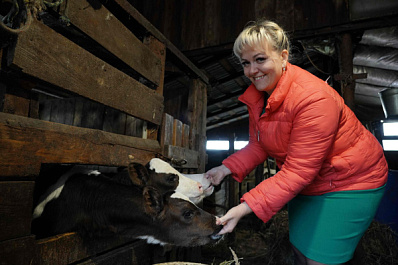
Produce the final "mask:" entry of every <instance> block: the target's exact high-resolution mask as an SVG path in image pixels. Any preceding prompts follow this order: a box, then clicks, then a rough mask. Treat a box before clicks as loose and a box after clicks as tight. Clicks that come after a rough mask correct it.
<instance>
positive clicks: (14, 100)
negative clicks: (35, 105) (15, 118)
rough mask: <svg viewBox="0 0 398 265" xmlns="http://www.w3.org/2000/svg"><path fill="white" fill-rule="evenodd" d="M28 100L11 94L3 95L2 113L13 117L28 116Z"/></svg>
mask: <svg viewBox="0 0 398 265" xmlns="http://www.w3.org/2000/svg"><path fill="white" fill-rule="evenodd" d="M29 103H30V102H29V100H28V99H26V98H23V97H18V96H15V95H11V94H5V97H4V107H3V112H6V113H11V114H15V115H20V116H25V117H27V116H28V115H29Z"/></svg>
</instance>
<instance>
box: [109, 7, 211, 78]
mask: <svg viewBox="0 0 398 265" xmlns="http://www.w3.org/2000/svg"><path fill="white" fill-rule="evenodd" d="M115 2H116V3H117V4H118V5H119V6H120V7H121V8H122V9H123V10H125V11H126V12H127V13H128V14H129V15H130V16H131V17H132V18H134V19H135V20H136V21H137V22H138V23H139V24H140V25H142V26H143V27H144V28H145V29H146V30H148V31H149V32H150V33H151V34H152V35H153V36H154V37H155V38H157V39H158V40H160V41H161V42H163V43H164V44H165V45H166V47H167V49H168V50H169V51H170V52H171V54H170V55H174V56H173V57H174V58H175V59H176V60H177V63H178V64H179V65H181V66H182V67H181V70H184V71H186V72H188V73H190V74H193V75H194V76H197V77H198V78H200V79H201V80H202V81H203V82H204V83H206V84H208V83H209V78H208V77H207V76H206V75H205V74H204V73H203V72H202V71H201V70H200V69H199V68H197V67H196V66H195V65H194V64H193V63H192V62H191V61H190V60H189V59H188V58H187V57H186V56H185V55H184V54H183V53H182V52H181V51H180V50H179V49H177V47H175V46H174V44H173V43H171V42H170V41H169V40H168V39H166V37H165V36H164V35H163V34H162V33H161V32H160V31H159V30H158V29H156V28H155V27H154V26H153V25H152V24H151V23H150V22H149V21H148V20H147V19H146V18H145V17H144V16H143V15H142V14H140V13H139V12H138V11H137V9H135V8H134V7H133V6H132V5H131V4H130V3H129V2H128V1H126V0H115ZM170 57H172V56H169V55H168V58H170Z"/></svg>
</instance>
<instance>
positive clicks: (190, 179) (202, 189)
mask: <svg viewBox="0 0 398 265" xmlns="http://www.w3.org/2000/svg"><path fill="white" fill-rule="evenodd" d="M149 169H150V170H154V171H155V172H156V173H158V174H162V173H163V174H175V175H177V176H178V178H179V185H178V186H177V189H176V193H181V194H183V195H185V196H187V197H188V198H189V200H190V201H192V202H193V203H195V204H198V203H199V202H201V201H202V200H203V199H204V198H205V197H208V196H210V195H211V194H212V193H213V191H214V187H213V185H212V184H211V182H210V180H208V179H206V178H205V177H204V174H181V173H180V172H178V171H177V170H176V169H175V168H173V167H172V166H171V165H170V164H169V163H167V162H165V161H163V160H161V159H159V158H153V159H151V161H150V162H149ZM198 187H199V189H198Z"/></svg>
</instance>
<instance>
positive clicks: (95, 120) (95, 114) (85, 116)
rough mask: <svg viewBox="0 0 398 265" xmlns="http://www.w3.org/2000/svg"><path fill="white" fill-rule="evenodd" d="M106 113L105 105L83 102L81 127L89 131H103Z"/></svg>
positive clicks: (88, 101)
mask: <svg viewBox="0 0 398 265" xmlns="http://www.w3.org/2000/svg"><path fill="white" fill-rule="evenodd" d="M104 112H105V106H104V105H102V104H99V103H98V102H94V101H91V100H83V108H82V113H81V124H80V126H81V127H83V128H89V129H102V123H103V118H104Z"/></svg>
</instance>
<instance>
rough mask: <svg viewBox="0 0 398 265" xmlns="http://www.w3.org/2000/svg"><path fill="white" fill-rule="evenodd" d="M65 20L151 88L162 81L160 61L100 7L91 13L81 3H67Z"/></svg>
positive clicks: (92, 9) (109, 13) (106, 10)
mask: <svg viewBox="0 0 398 265" xmlns="http://www.w3.org/2000/svg"><path fill="white" fill-rule="evenodd" d="M68 18H69V19H70V22H71V23H72V24H73V25H75V26H76V27H77V28H79V29H80V30H81V31H83V32H84V33H86V34H87V35H88V36H90V37H91V38H92V39H93V40H95V41H96V42H98V43H99V44H101V46H103V47H104V48H105V49H107V50H108V51H110V52H111V53H112V54H114V55H116V56H117V57H118V58H119V59H120V60H122V61H123V62H125V63H126V64H127V65H129V66H130V67H131V68H133V69H134V70H135V71H137V72H138V73H140V74H141V75H143V76H144V77H145V78H147V79H148V80H150V81H151V82H153V83H154V84H156V85H159V84H160V80H161V79H163V76H162V63H161V60H160V59H159V58H158V57H157V56H156V55H155V54H154V53H153V52H152V51H151V50H150V48H149V47H147V46H146V45H145V44H144V43H142V42H141V41H140V40H139V39H138V38H137V37H136V36H134V34H133V33H132V32H131V31H130V30H129V29H127V28H126V27H125V26H124V25H123V24H122V23H121V22H120V21H119V20H118V19H117V18H116V17H115V16H114V15H113V14H112V13H111V12H109V11H108V9H106V8H105V7H104V6H103V5H101V8H99V9H94V8H93V6H92V5H89V4H87V2H84V1H80V0H71V1H68Z"/></svg>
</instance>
